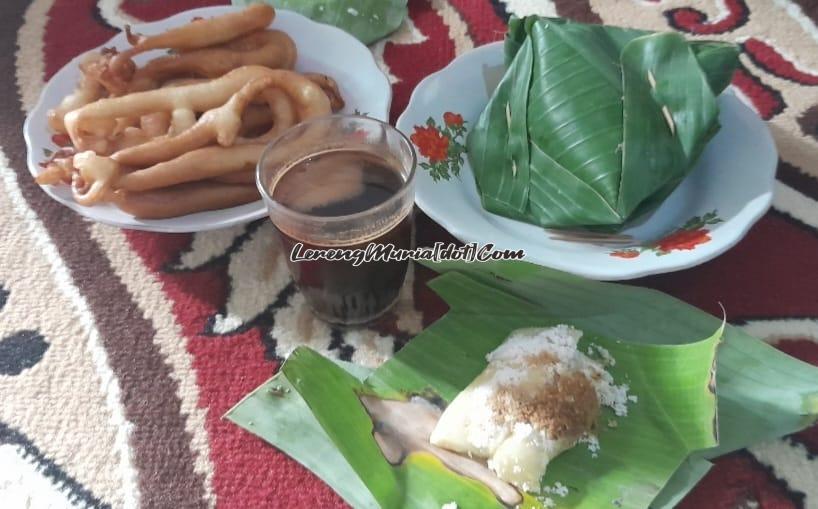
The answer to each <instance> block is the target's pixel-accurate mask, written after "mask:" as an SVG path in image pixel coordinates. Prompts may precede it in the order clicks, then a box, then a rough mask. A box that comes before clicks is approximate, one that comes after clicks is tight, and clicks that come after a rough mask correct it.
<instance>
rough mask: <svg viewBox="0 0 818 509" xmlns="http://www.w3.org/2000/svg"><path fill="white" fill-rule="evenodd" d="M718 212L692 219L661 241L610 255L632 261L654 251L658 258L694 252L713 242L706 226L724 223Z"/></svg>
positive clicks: (618, 250) (619, 250) (620, 250)
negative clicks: (671, 254)
mask: <svg viewBox="0 0 818 509" xmlns="http://www.w3.org/2000/svg"><path fill="white" fill-rule="evenodd" d="M722 222H723V221H722V219H721V218H720V217H719V215H718V211H715V210H714V211H712V212H708V213H707V214H705V215H703V216H694V217H692V218H690V219H689V220H688V221H687V222H686V223H685V224H684V225H682V227H681V228H677V229H676V230H674V231H672V232H671V233H669V234H667V235H665V236H664V237H662V238H660V239H659V240H656V241H653V242H649V243H646V244H643V245H641V246H638V247H633V248H627V249H617V250H616V251H611V252H610V253H609V254H610V255H611V256H614V257H616V258H625V259H632V258H637V257H639V255H641V254H642V253H644V252H646V251H653V252H654V253H656V256H663V255H666V254H668V253H671V252H673V251H692V250H694V249H696V247H697V246H699V245H701V244H705V243H707V242H710V240H712V239H711V238H710V229H708V228H706V226H709V225H714V224H719V223H722Z"/></svg>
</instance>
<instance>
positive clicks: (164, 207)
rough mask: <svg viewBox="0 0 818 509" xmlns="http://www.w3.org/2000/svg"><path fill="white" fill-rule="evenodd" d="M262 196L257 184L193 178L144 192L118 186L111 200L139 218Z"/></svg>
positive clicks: (189, 211)
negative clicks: (195, 180) (131, 190)
mask: <svg viewBox="0 0 818 509" xmlns="http://www.w3.org/2000/svg"><path fill="white" fill-rule="evenodd" d="M256 200H258V190H257V189H256V186H254V185H242V184H222V183H218V182H193V183H190V184H181V185H178V186H173V187H166V188H163V189H155V190H153V191H146V192H144V193H133V192H130V191H124V190H118V191H115V192H114V193H112V196H111V202H112V203H114V204H115V205H116V206H117V207H119V208H120V209H122V210H123V211H124V212H127V213H128V214H131V215H133V216H134V217H136V218H139V219H164V218H168V217H177V216H184V215H187V214H193V213H194V212H202V211H205V210H216V209H224V208H228V207H235V206H237V205H244V204H245V203H250V202H254V201H256Z"/></svg>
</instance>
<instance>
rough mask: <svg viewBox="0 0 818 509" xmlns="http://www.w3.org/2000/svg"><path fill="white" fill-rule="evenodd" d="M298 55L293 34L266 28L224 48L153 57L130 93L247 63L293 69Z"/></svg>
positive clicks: (213, 74)
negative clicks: (182, 77) (181, 78)
mask: <svg viewBox="0 0 818 509" xmlns="http://www.w3.org/2000/svg"><path fill="white" fill-rule="evenodd" d="M295 58H296V48H295V43H294V42H293V40H292V39H291V38H290V36H288V35H287V34H285V33H284V32H281V31H279V30H262V31H259V32H253V33H251V34H248V35H245V36H243V37H241V38H239V39H237V40H236V41H231V42H230V43H228V44H226V45H224V46H221V47H215V48H204V49H198V50H194V51H189V52H186V53H177V54H174V55H168V56H165V57H160V58H156V59H154V60H151V61H150V62H148V63H147V64H145V66H144V67H141V68H139V69H137V70H136V72H135V73H134V75H133V80H132V82H131V84H130V85H129V87H128V89H129V91H130V92H138V91H142V90H150V89H152V88H156V87H157V86H158V85H159V84H160V83H163V82H166V81H168V80H171V79H175V78H178V77H180V76H188V77H189V76H196V77H201V78H218V77H219V76H222V75H224V74H226V73H228V72H230V71H232V70H233V69H236V68H237V67H242V66H245V65H263V66H265V67H269V68H271V69H292V68H293V66H294V65H295Z"/></svg>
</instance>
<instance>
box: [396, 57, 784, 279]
mask: <svg viewBox="0 0 818 509" xmlns="http://www.w3.org/2000/svg"><path fill="white" fill-rule="evenodd" d="M503 44H504V43H503V41H495V42H491V43H488V44H484V45H482V46H478V47H477V48H474V49H472V50H469V51H467V52H465V53H463V54H461V55H459V56H457V57H456V58H454V59H452V61H451V62H449V63H448V64H447V65H446V66H445V67H443V68H441V69H440V70H438V71H436V72H434V73H431V74H429V75H428V76H426V77H424V78H423V79H422V80H421V81H420V82H419V83H418V84H417V86H416V87H415V88H414V90H413V91H412V95H411V97H410V98H409V102H408V103H407V105H406V108H405V109H404V110H403V112H401V114H400V116H399V117H398V119H397V121H396V125H397V126H401V125H403V124H406V122H408V120H407V117H408V115H407V114H408V112H410V111H411V110H412V108H413V107H416V106H417V103H418V102H419V101H420V99H419V97H420V95H421V93H424V90H425V88H427V87H429V86H431V84H432V83H433V82H435V81H437V80H441V79H442V78H443V76H445V75H446V74H447V73H449V72H453V70H454V69H453V68H454V67H455V66H459V65H463V64H464V62H466V61H467V60H470V59H475V58H478V57H479V56H482V53H493V52H502V47H503ZM724 93H727V94H731V95H733V96H735V95H736V94H734V93H733V92H732V86H731V87H728V89H727V91H725V92H724ZM736 100H737V101H738V103H739V104H740V107H741V108H743V109H745V110H746V111H748V112H749V113H752V114H753V116H754V117H755V118H756V119H757V120H758V126H759V127H762V128H763V129H762V132H761V136H763V138H764V139H765V143H766V144H767V145H768V146H769V148H771V150H772V159H773V160H775V161H778V159H779V154H778V147H777V146H776V144H775V140H774V138H773V137H772V133H771V132H770V128H769V125H768V123H767V122H765V121H764V120H762V119H761V118H760V117H758V114H757V113H756V112H755V111H753V110H752V109H751V108H750V107H749V106H748V105H747V104H745V103H744V101H741V100H740V99H738V97H736ZM770 173H771V178H770V183H769V184H770V185H769V188H768V190H767V191H766V192H765V193H763V194H761V195H759V196H758V197H757V198H756V200H758V199H760V200H761V201H760V202H759V203H758V205H757V206H756V207H755V208H754V209H753V210H751V211H750V212H749V216H748V217H747V219H746V221H744V222H743V223H739V224H737V225H736V227H735V228H733V229H731V231H730V233H723V234H722V235H723V236H722V237H720V240H721V242H720V244H718V245H717V247H716V248H715V249H711V250H701V249H697V250H693V251H690V252H689V253H688V254H689V256H688V257H685V258H681V259H677V260H676V261H675V262H674V261H673V258H669V259H667V261H666V262H665V264H661V265H659V266H654V267H644V266H643V265H642V266H640V265H636V264H633V262H634V261H635V260H623V261H626V262H628V263H621V264H612V265H606V266H603V265H602V264H594V265H592V266H589V265H588V264H586V265H584V266H576V265H572V264H571V263H564V262H563V261H562V260H561V259H551V260H548V261H547V263H546V261H545V260H542V259H537V258H535V257H533V256H531V255H530V254H529V252H528V251H527V252H526V258H525V259H524V260H525V261H528V262H530V263H534V264H536V265H541V266H544V267H549V268H553V269H556V270H561V271H565V272H569V273H572V274H575V275H579V276H582V277H587V278H590V279H595V280H598V281H624V280H629V279H636V278H641V277H646V276H651V275H656V274H665V273H669V272H676V271H680V270H685V269H689V268H692V267H695V266H697V265H701V264H703V263H706V262H708V261H710V260H713V259H714V258H716V257H718V256H720V255H722V254H724V253H725V252H727V251H728V250H730V249H731V248H733V247H734V246H735V245H736V244H738V243H739V242H740V241H741V240H742V239H743V238H744V237H745V236H746V235H747V233H748V232H749V231H750V229H751V228H752V227H753V226H754V225H755V224H756V223H757V222H758V221H759V220H760V219H761V218H762V217H763V216H764V215H765V214H766V213H767V211H769V209H770V207H771V206H772V202H773V196H774V190H775V182H776V170H775V165H773V168H772V169H771V172H770ZM754 201H755V200H754ZM415 203H416V204H417V205H418V207H419V208H420V209H421V210H423V212H424V213H425V214H426V215H428V216H429V217H430V218H431V219H432V220H433V221H434V222H435V223H437V224H438V225H439V226H440V227H442V228H443V229H444V230H446V231H447V232H449V233H450V234H451V235H452V236H454V237H455V238H457V239H458V240H460V241H461V242H484V241H485V239H482V238H480V235H479V233H477V232H475V231H474V230H470V231H468V230H467V231H464V230H463V229H462V228H460V227H457V226H452V225H451V224H450V223H448V222H447V220H446V214H445V213H442V212H439V211H438V210H437V209H438V207H436V206H434V205H432V204H431V203H429V202H428V201H427V200H426V198H425V197H424V196H423V194H422V193H418V192H416V193H415ZM486 213H488V212H486ZM498 247H499V248H503V249H506V248H508V247H509V246H504V245H499V246H498ZM512 248H514V249H520V248H523V249H524V247H523V246H517V247H513V246H512ZM640 267H641V268H640Z"/></svg>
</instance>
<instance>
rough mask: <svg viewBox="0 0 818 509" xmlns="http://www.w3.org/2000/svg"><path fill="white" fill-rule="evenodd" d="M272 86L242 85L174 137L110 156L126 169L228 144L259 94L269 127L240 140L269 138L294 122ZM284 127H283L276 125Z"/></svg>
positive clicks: (265, 82)
mask: <svg viewBox="0 0 818 509" xmlns="http://www.w3.org/2000/svg"><path fill="white" fill-rule="evenodd" d="M273 83H274V80H273V78H272V77H271V76H265V77H262V78H256V79H254V80H252V81H250V82H249V83H247V84H245V85H244V86H243V87H242V88H241V89H240V90H239V91H238V92H236V93H235V94H233V95H232V96H231V97H230V99H229V100H228V101H227V102H226V103H225V104H224V105H222V106H219V107H218V108H214V109H212V110H209V111H207V112H205V113H204V114H203V115H202V116H201V117H199V120H198V121H196V123H195V124H194V125H193V126H192V127H191V128H189V129H187V130H185V131H183V132H182V133H180V134H177V135H167V136H162V137H158V138H154V139H153V140H151V141H149V142H147V143H144V144H142V145H138V146H135V147H131V148H129V149H125V150H122V151H119V152H117V153H115V154H113V155H112V156H111V157H112V159H114V160H115V161H117V162H119V163H120V164H124V165H127V166H147V165H150V164H155V163H158V162H160V161H167V160H169V159H173V158H174V157H176V156H179V155H181V154H184V153H185V152H189V151H191V150H194V149H197V148H200V147H203V146H205V145H207V144H208V143H210V142H211V141H214V140H215V141H216V142H217V143H218V144H219V145H221V146H229V145H232V144H233V143H234V142H235V141H236V137H237V136H238V134H239V130H240V129H241V122H242V113H243V112H244V109H245V108H246V107H247V105H248V104H249V103H250V101H251V100H252V99H253V97H255V96H256V95H257V94H259V93H261V92H263V93H264V94H265V97H270V99H269V100H268V103H270V108H271V110H272V111H273V118H274V119H277V121H274V125H273V128H272V129H270V131H268V133H266V134H264V135H262V136H261V137H260V138H261V139H259V138H255V139H252V140H242V141H244V142H245V143H249V142H253V141H256V142H259V143H261V142H263V141H266V140H267V138H271V137H272V136H273V135H275V134H277V132H279V131H280V130H281V129H283V128H286V127H289V126H290V125H292V124H293V123H294V121H295V119H294V117H295V111H294V110H293V108H292V106H291V104H290V101H289V99H288V97H287V95H286V94H284V92H282V91H281V90H280V89H277V88H276V89H269V90H265V89H267V88H268V87H270V86H271V85H272V84H273ZM279 124H286V125H279Z"/></svg>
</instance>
